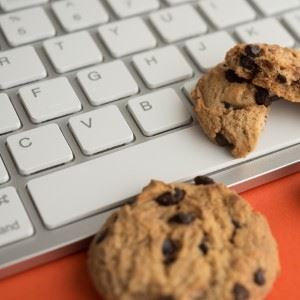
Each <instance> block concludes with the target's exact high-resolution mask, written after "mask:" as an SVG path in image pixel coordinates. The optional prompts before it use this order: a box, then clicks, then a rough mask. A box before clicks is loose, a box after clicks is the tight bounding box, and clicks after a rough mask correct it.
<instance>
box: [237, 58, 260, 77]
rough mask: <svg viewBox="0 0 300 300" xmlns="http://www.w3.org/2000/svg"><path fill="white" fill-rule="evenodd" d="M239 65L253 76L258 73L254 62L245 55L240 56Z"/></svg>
mask: <svg viewBox="0 0 300 300" xmlns="http://www.w3.org/2000/svg"><path fill="white" fill-rule="evenodd" d="M240 65H241V66H242V67H243V68H245V69H247V70H249V71H250V72H251V73H252V74H253V75H255V74H256V73H257V72H258V66H257V64H256V63H255V62H254V60H253V59H252V58H251V57H249V56H246V55H243V54H242V55H241V57H240Z"/></svg>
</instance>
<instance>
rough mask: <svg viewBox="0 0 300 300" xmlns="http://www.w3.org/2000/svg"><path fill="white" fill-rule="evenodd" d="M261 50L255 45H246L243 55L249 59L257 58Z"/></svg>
mask: <svg viewBox="0 0 300 300" xmlns="http://www.w3.org/2000/svg"><path fill="white" fill-rule="evenodd" d="M260 51H261V49H260V48H259V47H258V46H257V45H247V46H246V47H245V53H246V54H247V55H248V56H250V57H257V56H259V55H260Z"/></svg>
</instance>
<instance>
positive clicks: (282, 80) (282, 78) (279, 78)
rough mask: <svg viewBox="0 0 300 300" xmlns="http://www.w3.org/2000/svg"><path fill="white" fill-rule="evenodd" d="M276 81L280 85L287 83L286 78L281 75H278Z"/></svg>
mask: <svg viewBox="0 0 300 300" xmlns="http://www.w3.org/2000/svg"><path fill="white" fill-rule="evenodd" d="M276 80H277V81H278V82H279V83H286V77H285V76H284V75H281V74H278V75H277V77H276Z"/></svg>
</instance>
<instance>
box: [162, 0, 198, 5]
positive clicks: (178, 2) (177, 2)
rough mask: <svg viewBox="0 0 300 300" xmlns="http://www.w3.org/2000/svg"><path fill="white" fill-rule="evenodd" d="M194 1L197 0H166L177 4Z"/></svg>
mask: <svg viewBox="0 0 300 300" xmlns="http://www.w3.org/2000/svg"><path fill="white" fill-rule="evenodd" d="M192 1H195V0H165V2H166V3H167V4H169V5H176V4H181V3H186V2H192Z"/></svg>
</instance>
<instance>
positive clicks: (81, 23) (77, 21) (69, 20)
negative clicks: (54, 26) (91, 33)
mask: <svg viewBox="0 0 300 300" xmlns="http://www.w3.org/2000/svg"><path fill="white" fill-rule="evenodd" d="M52 9H53V11H54V13H55V15H56V17H57V18H58V20H59V21H60V24H61V25H62V27H63V28H64V30H65V31H67V32H71V31H74V30H79V29H83V28H87V27H90V26H94V25H98V24H101V23H106V22H107V21H108V20H109V16H108V14H107V12H106V10H105V9H104V7H103V5H102V4H101V3H100V2H99V1H98V0H84V1H82V0H64V1H57V2H54V3H53V4H52Z"/></svg>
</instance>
